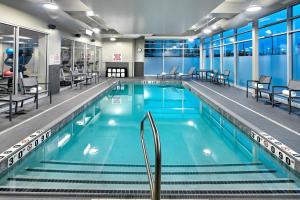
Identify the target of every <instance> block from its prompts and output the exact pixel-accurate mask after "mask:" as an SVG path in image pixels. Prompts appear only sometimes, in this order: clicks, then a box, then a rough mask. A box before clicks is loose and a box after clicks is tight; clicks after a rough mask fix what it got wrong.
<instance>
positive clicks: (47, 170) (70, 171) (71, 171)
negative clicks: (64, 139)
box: [26, 168, 276, 175]
mask: <svg viewBox="0 0 300 200" xmlns="http://www.w3.org/2000/svg"><path fill="white" fill-rule="evenodd" d="M26 171H30V172H49V173H70V174H73V173H74V174H76V173H77V174H123V175H129V174H130V175H144V174H147V173H146V172H128V171H89V170H64V169H61V170H59V169H36V168H27V169H26ZM256 173H257V174H261V173H276V170H272V169H261V170H243V171H214V172H186V171H184V172H162V173H161V174H162V175H201V174H203V175H206V174H256Z"/></svg>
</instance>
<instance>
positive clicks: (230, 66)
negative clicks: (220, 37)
mask: <svg viewBox="0 0 300 200" xmlns="http://www.w3.org/2000/svg"><path fill="white" fill-rule="evenodd" d="M225 70H229V72H230V74H229V81H230V82H231V83H233V82H234V46H233V44H230V45H225V46H224V55H223V72H224V71H225Z"/></svg>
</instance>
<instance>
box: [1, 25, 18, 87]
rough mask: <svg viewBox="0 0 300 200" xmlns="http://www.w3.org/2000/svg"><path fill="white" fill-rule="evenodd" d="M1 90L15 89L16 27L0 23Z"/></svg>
mask: <svg viewBox="0 0 300 200" xmlns="http://www.w3.org/2000/svg"><path fill="white" fill-rule="evenodd" d="M0 51H1V54H0V63H1V67H0V90H9V91H13V90H14V84H13V83H14V68H15V57H14V56H15V28H14V27H13V26H9V25H5V24H0Z"/></svg>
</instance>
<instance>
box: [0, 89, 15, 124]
mask: <svg viewBox="0 0 300 200" xmlns="http://www.w3.org/2000/svg"><path fill="white" fill-rule="evenodd" d="M7 96H8V100H6V99H7ZM3 97H6V98H3ZM12 104H13V101H12V93H6V92H3V91H2V92H1V93H0V108H4V107H8V108H9V109H8V118H9V121H11V118H12Z"/></svg>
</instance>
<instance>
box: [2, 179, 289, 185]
mask: <svg viewBox="0 0 300 200" xmlns="http://www.w3.org/2000/svg"><path fill="white" fill-rule="evenodd" d="M7 180H8V181H25V182H43V183H44V182H45V183H86V184H113V185H140V184H143V185H148V184H149V182H148V181H106V180H101V181H98V180H79V179H73V180H72V179H37V178H7ZM294 182H295V181H294V180H291V179H278V180H238V181H236V180H234V181H162V182H161V183H162V185H202V184H209V185H215V184H218V185H220V184H271V183H294Z"/></svg>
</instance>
